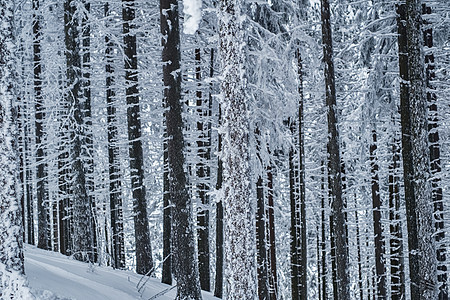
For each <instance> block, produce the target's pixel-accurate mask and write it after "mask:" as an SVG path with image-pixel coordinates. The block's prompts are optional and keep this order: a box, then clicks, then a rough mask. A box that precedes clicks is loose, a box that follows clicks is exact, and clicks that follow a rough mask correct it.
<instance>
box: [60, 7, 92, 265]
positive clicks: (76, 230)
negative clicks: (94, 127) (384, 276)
mask: <svg viewBox="0 0 450 300" xmlns="http://www.w3.org/2000/svg"><path fill="white" fill-rule="evenodd" d="M76 5H77V1H75V0H66V1H65V3H64V32H65V43H66V50H67V51H66V63H67V87H68V89H69V90H68V91H67V93H66V98H67V102H68V103H69V107H68V108H69V110H68V115H69V116H70V117H71V119H72V118H73V120H72V121H71V128H70V130H71V131H70V135H71V138H70V142H71V152H70V159H71V171H72V174H73V178H72V179H71V193H72V203H73V204H72V216H73V219H72V224H73V253H72V254H73V255H74V257H75V258H76V259H77V260H81V261H94V253H93V251H94V235H93V231H92V229H93V225H92V210H91V202H90V198H89V197H88V193H87V190H86V174H85V170H84V166H83V165H84V164H83V157H82V151H83V150H82V148H83V147H86V145H85V139H84V136H85V132H84V120H83V117H84V112H83V109H84V105H85V103H83V100H84V99H83V95H82V89H81V86H80V83H81V82H80V81H81V79H82V74H81V67H82V65H81V62H82V60H81V56H80V52H81V51H80V46H81V45H80V41H79V40H80V33H79V31H78V27H79V25H80V22H79V20H78V17H77V16H76V13H77V7H76Z"/></svg>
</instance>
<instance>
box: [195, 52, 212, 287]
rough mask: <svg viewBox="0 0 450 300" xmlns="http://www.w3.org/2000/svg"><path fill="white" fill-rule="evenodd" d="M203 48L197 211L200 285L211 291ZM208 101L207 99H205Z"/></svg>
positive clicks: (197, 76)
mask: <svg viewBox="0 0 450 300" xmlns="http://www.w3.org/2000/svg"><path fill="white" fill-rule="evenodd" d="M200 51H201V49H200V48H196V49H195V63H196V68H195V79H196V81H197V88H198V90H197V92H196V97H197V103H196V104H197V116H198V117H199V118H200V119H199V120H198V121H197V131H198V134H199V136H198V140H197V151H198V154H197V155H198V163H197V180H198V181H199V183H198V184H197V191H198V198H199V199H200V201H199V202H200V203H199V205H200V209H199V210H198V211H197V224H198V229H197V235H198V243H197V244H198V269H199V274H200V287H201V289H202V290H204V291H208V292H209V291H210V275H209V266H210V262H209V194H208V191H209V184H208V183H206V181H207V180H208V179H209V173H210V169H209V149H210V146H209V144H208V142H209V141H208V125H207V122H208V121H209V120H208V119H206V118H207V117H208V111H207V110H206V113H205V109H204V107H203V102H204V100H203V98H202V91H201V80H202V76H201V74H202V69H201V62H202V61H201V53H200ZM205 102H206V101H205Z"/></svg>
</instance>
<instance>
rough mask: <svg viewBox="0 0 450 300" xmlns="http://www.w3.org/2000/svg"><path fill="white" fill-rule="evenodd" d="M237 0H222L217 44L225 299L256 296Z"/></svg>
mask: <svg viewBox="0 0 450 300" xmlns="http://www.w3.org/2000/svg"><path fill="white" fill-rule="evenodd" d="M241 14H242V12H241V6H240V1H237V0H222V1H221V2H220V10H219V28H220V29H219V44H220V57H221V59H222V70H224V72H223V81H222V84H221V90H222V95H223V99H222V108H223V120H224V125H223V132H224V137H223V138H224V139H223V142H224V143H223V163H224V176H225V177H224V194H225V198H224V203H223V204H224V213H225V217H224V221H225V230H224V232H225V266H226V270H225V280H226V295H227V299H254V298H255V296H256V295H257V291H256V286H257V285H256V282H255V279H256V266H255V262H254V260H253V258H254V257H255V245H256V243H255V228H254V226H255V225H254V223H253V222H254V218H255V216H254V209H253V202H252V201H251V198H252V197H251V188H250V182H251V180H250V179H251V176H250V164H249V160H250V156H249V147H248V141H249V136H248V135H249V120H248V107H247V99H246V97H247V96H246V79H245V78H244V75H243V74H244V69H245V53H244V50H243V49H242V47H241V43H242V41H244V40H246V39H245V33H244V29H243V28H242V24H241V21H240V19H241Z"/></svg>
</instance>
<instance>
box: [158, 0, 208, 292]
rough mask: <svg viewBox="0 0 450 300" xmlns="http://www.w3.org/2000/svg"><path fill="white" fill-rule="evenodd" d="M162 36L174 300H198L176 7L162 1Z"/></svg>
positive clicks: (176, 4) (165, 0)
mask: <svg viewBox="0 0 450 300" xmlns="http://www.w3.org/2000/svg"><path fill="white" fill-rule="evenodd" d="M160 12H161V33H162V35H163V39H162V44H163V50H162V61H163V64H164V65H163V81H164V87H165V89H164V105H165V107H166V111H165V122H166V134H167V136H166V139H167V162H168V171H169V174H168V175H169V176H168V177H169V180H168V183H169V199H168V200H169V203H170V204H172V205H173V207H172V230H171V234H172V236H171V237H172V247H173V248H172V258H173V268H174V273H175V277H176V280H177V296H176V299H180V300H184V299H201V298H202V296H201V292H200V282H199V271H198V260H197V253H196V251H195V240H194V239H195V237H194V226H193V225H194V224H193V211H192V202H191V197H190V195H189V191H188V187H187V178H186V174H185V171H184V168H185V157H184V153H183V150H184V136H183V120H182V116H181V111H182V106H181V103H182V101H181V70H180V58H181V57H180V56H181V54H180V28H179V26H180V25H179V16H178V3H177V1H175V0H161V1H160Z"/></svg>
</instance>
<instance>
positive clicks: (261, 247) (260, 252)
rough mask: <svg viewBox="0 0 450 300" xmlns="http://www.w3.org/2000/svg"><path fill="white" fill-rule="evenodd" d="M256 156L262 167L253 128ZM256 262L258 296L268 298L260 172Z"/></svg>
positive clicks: (262, 298)
mask: <svg viewBox="0 0 450 300" xmlns="http://www.w3.org/2000/svg"><path fill="white" fill-rule="evenodd" d="M255 138H256V156H257V158H258V160H259V163H260V165H261V168H260V169H261V170H263V169H264V167H263V163H264V162H263V161H262V159H261V132H260V130H259V128H258V127H257V128H256V129H255ZM256 201H257V203H256V263H257V274H258V297H259V299H260V300H269V299H270V298H269V280H268V269H267V267H268V258H267V253H268V251H267V241H266V232H267V230H266V203H265V198H264V180H263V176H262V174H258V180H257V181H256Z"/></svg>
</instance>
